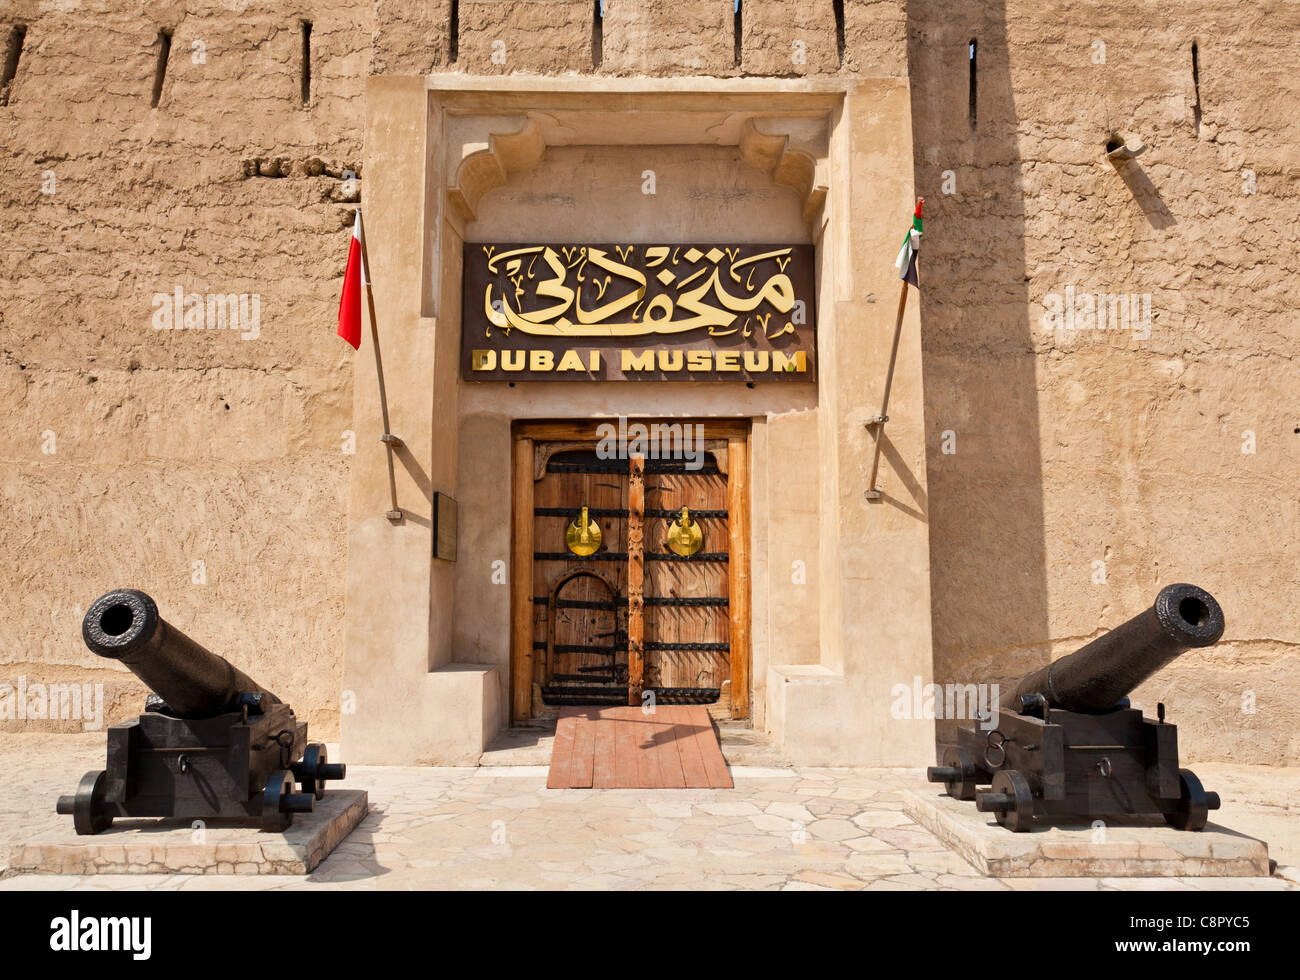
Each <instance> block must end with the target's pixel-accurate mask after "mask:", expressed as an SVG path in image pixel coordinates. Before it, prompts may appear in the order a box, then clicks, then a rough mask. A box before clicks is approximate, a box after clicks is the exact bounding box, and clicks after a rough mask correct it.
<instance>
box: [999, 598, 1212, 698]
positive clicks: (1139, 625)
mask: <svg viewBox="0 0 1300 980" xmlns="http://www.w3.org/2000/svg"><path fill="white" fill-rule="evenodd" d="M1221 636H1223V610H1222V609H1220V608H1219V604H1218V603H1217V602H1216V601H1215V600H1214V596H1212V595H1210V593H1208V592H1206V591H1205V590H1204V589H1201V588H1197V587H1196V586H1195V585H1186V584H1181V583H1180V584H1178V585H1167V586H1165V587H1164V588H1163V589H1161V590H1160V594H1159V595H1157V596H1156V601H1155V603H1154V604H1153V605H1152V606H1151V608H1149V609H1147V610H1146V611H1145V612H1142V613H1139V614H1138V615H1136V616H1134V617H1133V618H1132V619H1130V620H1129V621H1128V622H1127V623H1123V624H1122V625H1120V626H1117V627H1115V628H1114V629H1113V630H1111V631H1110V632H1109V633H1105V634H1103V635H1102V636H1099V637H1097V639H1095V640H1093V641H1092V642H1091V643H1089V644H1087V645H1086V646H1083V647H1080V648H1079V649H1078V650H1076V651H1075V652H1074V653H1071V654H1067V655H1066V656H1064V657H1062V658H1061V659H1060V660H1056V661H1053V662H1052V663H1051V664H1049V665H1048V666H1046V667H1044V668H1042V669H1041V670H1036V671H1034V672H1033V673H1032V674H1030V675H1028V676H1027V677H1025V678H1024V679H1023V680H1021V682H1020V683H1019V684H1018V685H1017V686H1016V691H1015V696H1014V697H1013V699H1012V701H1013V703H1016V702H1018V701H1019V699H1020V698H1021V697H1025V696H1029V695H1034V694H1038V695H1042V697H1043V698H1045V699H1046V701H1047V703H1048V704H1049V705H1050V706H1052V707H1055V708H1064V709H1065V710H1066V711H1077V712H1081V713H1084V714H1100V713H1101V712H1105V711H1109V710H1110V709H1111V708H1113V707H1114V706H1115V704H1116V703H1117V702H1118V701H1120V700H1121V699H1122V698H1124V697H1126V696H1127V695H1128V694H1129V692H1130V691H1132V690H1133V689H1134V688H1135V687H1137V686H1138V685H1139V684H1141V683H1142V682H1143V681H1144V680H1146V679H1147V678H1148V677H1150V676H1151V675H1152V674H1154V673H1155V672H1156V671H1158V670H1160V669H1161V668H1162V667H1164V666H1165V664H1167V663H1169V661H1171V660H1173V659H1174V658H1175V657H1177V656H1178V655H1179V654H1181V653H1183V652H1184V651H1186V650H1188V649H1190V648H1192V647H1207V646H1210V645H1212V644H1214V643H1217V642H1218V641H1219V637H1221Z"/></svg>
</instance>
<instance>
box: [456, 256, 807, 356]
mask: <svg viewBox="0 0 1300 980" xmlns="http://www.w3.org/2000/svg"><path fill="white" fill-rule="evenodd" d="M814 299H815V297H814V277H813V247H812V246H811V245H711V244H699V245H691V244H688V245H658V244H645V245H613V244H607V245H518V244H491V243H486V244H485V243H480V242H472V243H467V244H466V245H465V281H464V302H463V312H462V329H461V377H463V378H464V379H465V380H467V381H575V380H591V381H636V380H652V381H766V380H773V381H812V380H815V378H816V376H817V368H816V358H815V355H816V318H815V315H814V310H815V304H814Z"/></svg>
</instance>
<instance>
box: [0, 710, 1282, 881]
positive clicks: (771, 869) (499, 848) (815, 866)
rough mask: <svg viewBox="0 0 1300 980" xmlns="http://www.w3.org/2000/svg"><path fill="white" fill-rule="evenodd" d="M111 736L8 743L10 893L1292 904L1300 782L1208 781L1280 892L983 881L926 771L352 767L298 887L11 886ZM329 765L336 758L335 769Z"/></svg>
mask: <svg viewBox="0 0 1300 980" xmlns="http://www.w3.org/2000/svg"><path fill="white" fill-rule="evenodd" d="M103 751H104V749H103V733H102V732H100V733H89V734H87V735H84V736H83V735H43V734H34V733H21V734H3V735H0V774H3V775H2V776H0V788H2V789H3V792H0V890H22V889H100V890H111V889H195V888H199V889H210V888H218V889H286V890H288V889H320V888H327V889H328V888H333V889H347V890H375V889H412V888H442V889H507V888H509V889H619V890H625V889H679V888H681V889H690V890H702V889H716V890H729V889H783V890H810V889H893V890H933V889H957V890H964V889H988V890H1007V889H1045V888H1071V889H1100V890H1106V889H1116V890H1133V889H1151V888H1159V889H1173V890H1217V889H1269V890H1294V889H1300V884H1297V883H1298V882H1300V872H1298V871H1297V867H1296V865H1300V829H1298V828H1300V819H1297V818H1300V769H1273V768H1268V767H1262V766H1259V767H1254V766H1247V767H1241V766H1229V765H1222V764H1220V765H1198V766H1197V767H1196V769H1197V772H1198V774H1199V775H1200V776H1201V778H1202V780H1203V781H1204V782H1205V784H1206V785H1207V786H1213V787H1214V788H1215V789H1217V790H1218V791H1219V792H1220V793H1221V794H1222V795H1223V797H1224V801H1225V807H1230V808H1231V813H1232V815H1233V819H1232V820H1231V821H1225V822H1230V823H1231V826H1232V827H1233V828H1234V829H1236V830H1239V831H1242V832H1244V833H1248V834H1254V835H1256V836H1260V837H1263V838H1264V839H1265V840H1267V841H1268V842H1269V844H1270V854H1271V855H1272V856H1273V857H1274V858H1275V859H1276V860H1277V862H1278V864H1279V868H1278V870H1277V873H1275V874H1274V875H1273V876H1272V877H1270V878H1258V879H1253V878H1159V879H1150V878H1146V879H1144V878H1101V879H1049V878H1042V879H996V878H986V877H984V876H982V875H980V874H979V873H978V872H976V871H975V869H974V868H972V867H971V866H970V865H968V864H967V863H966V862H965V861H964V860H963V859H962V858H961V857H959V856H958V855H956V854H954V853H953V852H951V851H949V850H948V849H947V848H946V847H945V846H944V845H943V844H942V843H940V842H939V840H938V839H937V838H935V837H934V836H933V835H931V834H930V833H929V832H928V831H926V830H924V829H922V828H921V827H919V826H917V825H916V824H915V823H913V822H912V821H911V820H910V819H909V818H908V817H907V816H906V815H905V814H904V813H903V812H902V803H901V802H900V801H899V800H898V798H897V793H896V790H897V789H898V788H899V787H902V786H908V785H911V786H915V785H917V783H918V781H920V780H923V778H924V777H923V775H922V774H921V773H920V771H919V770H897V769H895V770H862V769H808V768H761V767H753V766H736V767H734V768H733V770H732V772H733V776H734V779H735V784H736V785H735V789H731V790H571V789H569V790H549V789H547V788H546V770H545V768H542V767H538V766H498V767H481V768H469V767H467V768H413V767H409V768H408V767H374V766H355V767H349V770H348V779H347V785H348V786H349V787H353V788H360V789H365V790H368V791H369V794H370V807H371V813H370V815H369V816H368V817H367V818H366V820H365V821H364V822H363V823H362V824H361V825H360V826H359V827H358V828H357V829H356V830H355V831H354V832H353V833H352V835H351V836H350V837H349V838H348V839H347V840H345V841H344V842H343V843H342V844H341V845H340V846H339V847H338V849H337V850H336V851H335V852H334V853H333V854H332V855H331V856H330V857H329V858H328V859H326V860H325V862H324V863H322V864H321V865H320V867H318V868H317V869H316V871H315V872H314V873H312V874H310V875H307V876H305V877H288V876H269V875H268V876H217V875H95V876H86V875H81V876H78V875H67V876H56V875H13V874H8V875H7V876H6V873H7V871H8V855H9V851H10V848H11V847H12V846H13V845H15V844H16V843H18V842H20V841H22V840H25V839H27V838H28V837H30V836H32V835H34V834H36V833H40V832H42V831H45V830H48V829H50V828H51V827H55V826H58V822H59V821H66V820H68V819H69V818H67V817H59V816H57V815H56V814H55V813H54V800H55V798H56V797H57V796H58V795H59V794H60V793H69V792H71V791H72V789H73V788H74V787H75V785H76V783H77V780H78V779H79V778H80V776H81V774H82V773H83V772H84V771H86V770H88V769H91V768H96V767H102V766H103ZM333 757H334V753H331V758H333Z"/></svg>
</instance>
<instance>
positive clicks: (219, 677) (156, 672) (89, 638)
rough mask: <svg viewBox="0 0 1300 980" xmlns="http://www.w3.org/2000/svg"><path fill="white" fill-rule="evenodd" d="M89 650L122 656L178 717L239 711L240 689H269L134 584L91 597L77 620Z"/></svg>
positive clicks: (252, 691)
mask: <svg viewBox="0 0 1300 980" xmlns="http://www.w3.org/2000/svg"><path fill="white" fill-rule="evenodd" d="M81 635H82V638H83V639H84V640H85V641H86V646H88V647H89V648H90V650H91V652H92V653H95V654H97V655H99V656H101V657H108V658H110V659H112V660H117V661H120V662H121V663H123V664H125V665H126V666H127V667H128V668H130V670H131V673H133V674H135V676H136V677H138V678H140V680H142V681H144V682H145V684H147V685H148V686H149V689H150V690H152V691H153V692H154V693H155V694H157V695H158V696H159V697H161V698H162V699H163V700H164V701H165V702H166V703H167V707H168V708H169V709H171V712H172V713H173V714H176V715H178V716H179V717H182V718H209V717H212V716H213V715H218V714H221V713H222V712H226V711H235V710H238V704H237V702H238V700H239V697H240V695H243V694H261V695H262V696H263V700H266V699H269V700H270V701H271V702H275V703H279V700H280V699H279V698H277V697H276V696H275V695H274V694H272V693H271V692H270V691H267V690H266V689H265V688H263V687H262V686H261V685H260V684H258V683H257V682H256V681H254V680H253V679H252V678H250V677H249V676H248V675H247V674H245V673H243V672H242V671H239V670H236V669H235V668H234V667H232V666H231V665H230V664H229V663H228V662H227V661H226V660H225V659H224V658H223V657H219V656H217V655H216V654H215V653H212V652H210V651H208V650H205V649H204V648H203V647H202V646H200V645H199V644H197V643H195V642H194V641H193V640H191V639H190V638H189V637H188V636H186V635H185V634H184V633H182V632H181V631H180V630H178V629H177V628H176V627H175V626H172V625H171V624H170V623H168V622H167V621H166V620H165V619H163V618H162V617H161V616H159V615H158V606H157V605H156V604H155V603H154V601H153V599H151V598H150V597H149V596H148V595H146V594H145V593H143V592H140V591H138V590H136V589H115V590H114V591H112V592H108V593H105V594H104V595H102V596H100V597H99V598H98V599H96V600H95V602H94V604H92V605H91V607H90V609H89V610H87V612H86V618H85V619H84V620H82V623H81Z"/></svg>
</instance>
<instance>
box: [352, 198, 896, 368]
mask: <svg viewBox="0 0 1300 980" xmlns="http://www.w3.org/2000/svg"><path fill="white" fill-rule="evenodd" d="M917 220H918V221H920V219H919V218H918V219H917ZM364 278H365V270H364V269H363V268H362V263H361V210H360V209H359V208H358V209H357V218H356V221H354V222H353V223H352V238H351V240H350V241H349V243H348V267H347V270H346V271H345V272H344V273H343V295H342V296H340V297H339V336H340V337H342V338H343V339H344V340H346V341H347V342H348V343H349V344H351V345H352V348H353V349H354V350H359V349H360V348H361V282H362V280H363V279H364Z"/></svg>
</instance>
